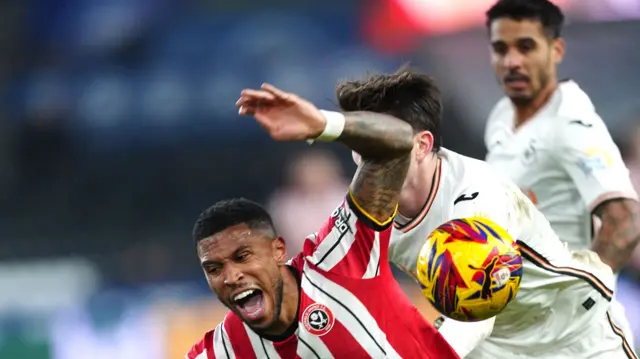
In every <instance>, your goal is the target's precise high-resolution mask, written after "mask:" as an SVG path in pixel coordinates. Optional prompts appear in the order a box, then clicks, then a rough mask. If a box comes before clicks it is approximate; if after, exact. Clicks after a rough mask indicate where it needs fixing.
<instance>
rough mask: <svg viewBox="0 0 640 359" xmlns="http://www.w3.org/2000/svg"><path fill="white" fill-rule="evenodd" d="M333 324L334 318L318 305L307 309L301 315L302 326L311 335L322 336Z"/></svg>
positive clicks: (329, 311) (327, 309)
mask: <svg viewBox="0 0 640 359" xmlns="http://www.w3.org/2000/svg"><path fill="white" fill-rule="evenodd" d="M334 322H335V317H334V316H333V313H332V312H331V310H330V309H329V308H327V307H326V306H325V305H322V304H320V303H315V304H312V305H310V306H308V307H307V309H305V310H304V313H302V325H304V328H305V329H306V330H307V331H308V332H309V333H311V334H313V335H316V336H322V335H325V334H327V333H328V332H329V331H330V330H331V328H333V324H334Z"/></svg>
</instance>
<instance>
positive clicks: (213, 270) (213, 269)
mask: <svg viewBox="0 0 640 359" xmlns="http://www.w3.org/2000/svg"><path fill="white" fill-rule="evenodd" d="M205 271H206V272H207V274H211V275H213V276H217V275H219V274H220V272H221V271H222V270H221V268H220V267H218V266H215V267H214V266H210V267H206V268H205Z"/></svg>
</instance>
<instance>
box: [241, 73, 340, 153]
mask: <svg viewBox="0 0 640 359" xmlns="http://www.w3.org/2000/svg"><path fill="white" fill-rule="evenodd" d="M236 106H237V107H238V108H239V110H238V112H239V113H240V114H241V115H250V116H253V117H254V118H255V119H256V121H257V122H258V124H260V126H262V128H264V129H265V130H266V131H267V132H268V133H269V135H270V136H271V137H272V138H273V139H274V140H278V141H296V140H307V139H312V138H316V137H318V136H320V134H322V132H323V131H324V128H325V125H326V123H327V120H326V119H325V118H324V116H323V115H322V113H321V112H320V110H318V108H317V107H316V106H314V105H313V104H312V103H311V102H309V101H307V100H305V99H303V98H301V97H298V96H297V95H295V94H292V93H287V92H284V91H281V90H279V89H277V88H276V87H275V86H273V85H269V84H263V85H262V86H261V87H260V90H253V89H245V90H242V92H241V93H240V99H239V100H238V101H237V102H236Z"/></svg>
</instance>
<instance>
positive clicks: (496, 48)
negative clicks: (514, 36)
mask: <svg viewBox="0 0 640 359" xmlns="http://www.w3.org/2000/svg"><path fill="white" fill-rule="evenodd" d="M491 47H492V48H493V52H494V53H496V54H498V55H504V54H506V53H507V46H506V45H505V44H504V43H501V42H498V43H494V44H492V45H491Z"/></svg>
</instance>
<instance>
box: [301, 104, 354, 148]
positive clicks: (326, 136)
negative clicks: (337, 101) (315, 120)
mask: <svg viewBox="0 0 640 359" xmlns="http://www.w3.org/2000/svg"><path fill="white" fill-rule="evenodd" d="M320 112H321V113H322V115H323V116H324V118H325V119H326V120H327V123H326V125H325V126H324V131H322V133H321V134H320V136H318V137H317V138H315V139H310V140H307V143H308V144H312V143H313V142H314V141H316V140H318V141H334V140H335V139H336V138H338V137H340V135H341V134H342V131H344V124H345V122H346V120H345V118H344V115H343V114H342V113H340V112H336V111H325V110H320Z"/></svg>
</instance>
